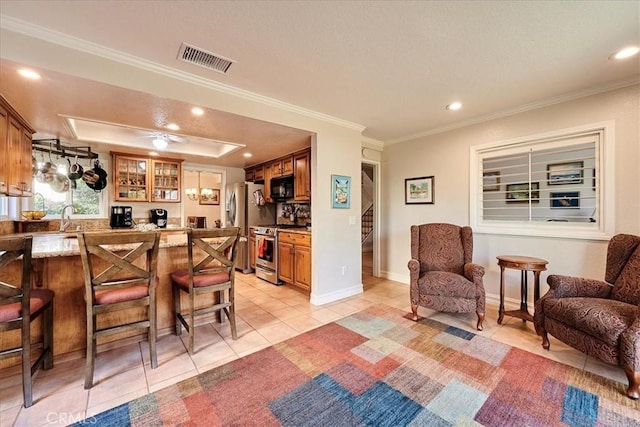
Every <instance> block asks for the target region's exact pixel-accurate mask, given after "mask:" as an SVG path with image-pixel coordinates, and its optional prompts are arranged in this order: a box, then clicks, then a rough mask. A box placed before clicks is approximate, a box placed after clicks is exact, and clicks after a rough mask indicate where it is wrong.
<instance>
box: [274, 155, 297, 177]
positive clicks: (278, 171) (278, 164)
mask: <svg viewBox="0 0 640 427" xmlns="http://www.w3.org/2000/svg"><path fill="white" fill-rule="evenodd" d="M292 174H293V156H287V157H283V158H281V159H278V160H275V161H274V162H273V163H271V178H280V177H283V176H289V175H292Z"/></svg>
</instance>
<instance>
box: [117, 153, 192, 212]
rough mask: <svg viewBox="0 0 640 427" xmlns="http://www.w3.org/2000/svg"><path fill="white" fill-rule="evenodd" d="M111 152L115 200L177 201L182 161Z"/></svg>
mask: <svg viewBox="0 0 640 427" xmlns="http://www.w3.org/2000/svg"><path fill="white" fill-rule="evenodd" d="M112 155H113V165H114V166H113V170H114V174H113V175H114V178H113V184H114V185H113V187H114V193H115V194H114V200H115V201H117V202H149V201H151V202H179V201H180V188H181V185H180V177H181V162H180V161H179V160H172V159H149V158H145V157H137V156H131V155H127V154H122V153H112Z"/></svg>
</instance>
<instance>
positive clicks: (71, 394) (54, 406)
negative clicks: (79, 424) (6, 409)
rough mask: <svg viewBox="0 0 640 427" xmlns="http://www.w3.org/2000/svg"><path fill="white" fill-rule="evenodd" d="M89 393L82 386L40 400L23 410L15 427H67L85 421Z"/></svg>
mask: <svg viewBox="0 0 640 427" xmlns="http://www.w3.org/2000/svg"><path fill="white" fill-rule="evenodd" d="M88 397H89V391H88V390H85V389H84V388H83V386H82V385H80V386H79V387H76V388H73V389H69V390H65V391H63V392H61V393H57V394H55V395H52V396H47V397H46V398H44V399H42V400H38V401H37V402H35V403H34V405H33V406H31V407H30V408H22V409H21V410H20V413H19V414H18V417H17V419H16V423H15V427H22V426H25V427H34V426H66V425H68V424H72V423H74V422H76V421H80V420H82V419H84V418H85V417H84V415H85V410H86V408H87V399H88Z"/></svg>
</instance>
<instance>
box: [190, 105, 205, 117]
mask: <svg viewBox="0 0 640 427" xmlns="http://www.w3.org/2000/svg"><path fill="white" fill-rule="evenodd" d="M191 112H192V113H193V115H194V116H203V115H204V110H203V109H202V108H200V107H193V108H192V109H191Z"/></svg>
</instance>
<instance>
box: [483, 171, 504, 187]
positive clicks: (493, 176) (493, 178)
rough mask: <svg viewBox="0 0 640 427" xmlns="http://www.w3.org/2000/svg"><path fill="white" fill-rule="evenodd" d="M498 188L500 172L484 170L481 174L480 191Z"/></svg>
mask: <svg viewBox="0 0 640 427" xmlns="http://www.w3.org/2000/svg"><path fill="white" fill-rule="evenodd" d="M499 190H500V172H499V171H495V172H485V173H483V174H482V191H499Z"/></svg>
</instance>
